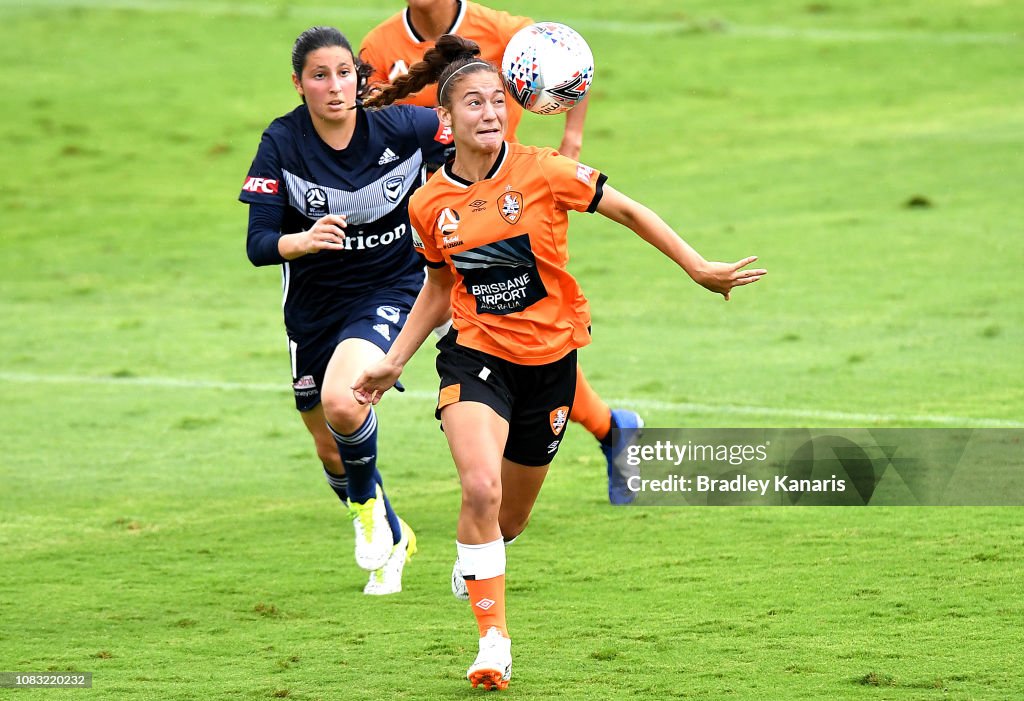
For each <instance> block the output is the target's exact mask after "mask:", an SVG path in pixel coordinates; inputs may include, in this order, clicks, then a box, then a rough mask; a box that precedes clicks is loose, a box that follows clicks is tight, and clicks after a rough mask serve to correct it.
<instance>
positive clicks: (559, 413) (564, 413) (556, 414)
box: [551, 406, 569, 436]
mask: <svg viewBox="0 0 1024 701" xmlns="http://www.w3.org/2000/svg"><path fill="white" fill-rule="evenodd" d="M568 420H569V407H567V406H560V407H558V408H557V409H555V410H554V411H552V412H551V432H552V433H553V434H555V435H556V436H559V435H561V434H562V429H563V428H565V422H566V421H568Z"/></svg>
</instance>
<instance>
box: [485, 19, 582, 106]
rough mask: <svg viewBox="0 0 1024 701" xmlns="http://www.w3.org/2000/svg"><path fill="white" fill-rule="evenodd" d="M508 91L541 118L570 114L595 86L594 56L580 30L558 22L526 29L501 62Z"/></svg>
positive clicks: (512, 41)
mask: <svg viewBox="0 0 1024 701" xmlns="http://www.w3.org/2000/svg"><path fill="white" fill-rule="evenodd" d="M501 77H502V80H504V81H505V89H506V90H507V91H508V93H509V95H511V96H512V99H514V100H515V101H516V102H518V103H519V104H520V105H522V106H523V107H524V108H526V109H528V110H529V111H531V112H535V113H537V114H558V113H560V112H565V111H566V110H570V109H572V108H573V107H575V106H576V105H578V104H579V103H580V101H581V100H582V99H583V98H584V97H586V96H587V91H588V90H590V86H591V85H592V84H593V82H594V54H593V53H591V51H590V46H588V45H587V42H586V41H585V40H584V39H583V37H581V36H580V35H579V34H578V33H577V32H576V30H574V29H572V28H571V27H567V26H565V25H564V24H558V23H557V22H538V23H537V24H532V25H530V26H529V27H523V28H522V29H520V30H519V31H518V32H516V33H515V35H514V36H513V37H512V39H511V40H510V41H509V43H508V46H506V47H505V55H504V56H503V57H502V59H501Z"/></svg>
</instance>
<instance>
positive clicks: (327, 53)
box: [239, 27, 450, 595]
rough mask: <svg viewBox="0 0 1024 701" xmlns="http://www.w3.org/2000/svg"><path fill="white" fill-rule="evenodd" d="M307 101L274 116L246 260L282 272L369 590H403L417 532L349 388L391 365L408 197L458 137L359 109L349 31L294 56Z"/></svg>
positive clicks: (296, 373)
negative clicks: (395, 500)
mask: <svg viewBox="0 0 1024 701" xmlns="http://www.w3.org/2000/svg"><path fill="white" fill-rule="evenodd" d="M292 68H293V70H294V73H293V75H292V82H293V84H294V86H295V89H296V91H297V92H298V93H299V95H300V96H301V97H302V101H303V104H302V105H300V106H299V107H297V108H296V109H295V110H293V111H292V112H290V113H288V114H286V115H284V116H282V117H280V118H278V119H275V120H274V121H273V122H272V123H271V124H270V126H269V127H267V129H266V131H264V132H263V138H262V140H261V142H260V146H259V150H258V151H257V153H256V157H255V159H254V160H253V163H252V166H251V167H250V168H249V173H248V176H247V177H246V180H245V183H244V185H243V187H242V192H241V195H240V196H239V199H240V200H241V201H242V202H245V203H247V204H248V205H249V229H248V238H247V252H248V255H249V260H250V261H252V263H253V264H254V265H257V266H260V265H281V266H282V276H283V287H284V320H285V327H286V330H287V334H288V344H289V350H290V356H291V369H292V385H293V388H294V393H295V406H296V408H297V409H298V410H299V411H300V412H301V416H302V420H303V422H304V423H305V425H306V428H307V429H308V430H309V432H310V434H311V435H312V436H313V441H314V443H315V444H316V450H317V455H318V456H319V458H320V460H321V462H322V463H323V465H324V472H325V475H326V477H327V481H328V483H329V484H330V486H331V487H332V488H333V489H334V491H335V493H336V494H337V495H338V497H339V498H340V499H341V500H342V502H343V503H345V504H346V505H347V506H348V508H349V510H350V514H351V516H352V521H353V524H354V527H355V534H356V547H355V555H356V562H357V564H358V565H359V566H360V567H362V568H363V569H365V570H369V571H370V573H371V574H370V580H369V582H368V583H367V585H366V587H365V588H364V590H363V591H364V592H365V593H366V594H378V595H379V594H391V593H395V592H398V591H401V576H402V569H403V567H404V565H405V562H406V561H407V559H408V557H410V556H411V555H412V553H413V552H414V551H415V548H416V542H415V535H414V534H413V532H412V529H411V528H409V526H408V525H407V524H405V523H404V522H402V521H401V519H399V518H398V516H397V515H396V514H395V512H394V510H393V509H392V508H391V504H390V503H389V501H388V498H387V496H386V495H385V493H384V490H383V484H382V480H381V476H380V472H379V471H378V470H377V467H376V461H377V418H376V414H375V413H374V411H373V410H372V408H371V407H369V406H364V405H360V404H358V403H357V402H356V401H355V398H354V397H353V396H352V392H351V390H350V389H349V388H350V386H351V384H352V382H353V381H354V380H355V378H356V377H357V376H358V374H359V372H360V371H361V370H362V369H363V368H364V367H366V366H367V365H369V364H371V363H372V362H375V361H376V360H379V359H380V358H383V357H384V353H385V352H387V350H388V349H389V348H390V347H391V343H392V341H393V340H394V339H395V338H396V337H397V335H398V332H399V331H400V330H401V328H402V325H403V324H404V323H405V319H406V315H407V314H408V312H409V309H410V308H411V306H412V303H413V301H414V300H415V298H416V295H417V293H418V292H419V290H420V288H421V287H422V284H423V279H424V272H423V261H422V259H421V258H420V257H419V255H418V254H417V253H416V252H415V251H414V249H413V246H412V240H411V232H410V227H409V215H408V199H409V196H410V194H411V193H412V192H413V190H415V189H416V188H417V187H418V186H419V185H420V184H422V182H423V179H424V173H425V169H426V167H427V165H439V164H440V163H442V162H443V159H444V151H445V149H446V148H447V147H448V144H449V143H450V136H447V135H446V132H445V131H444V130H443V129H442V128H441V127H440V123H439V121H438V118H437V116H436V114H435V113H434V112H433V111H432V110H428V109H424V108H419V107H411V106H395V107H392V108H389V109H387V110H381V111H378V112H366V111H364V110H363V109H362V107H361V106H360V98H361V94H362V91H363V90H364V89H365V85H366V77H367V76H368V75H369V73H370V68H369V66H367V65H365V64H361V63H360V62H359V61H358V60H356V59H355V58H354V56H353V53H352V48H351V46H350V44H349V42H348V41H347V39H346V38H345V37H344V35H342V34H341V32H339V31H338V30H337V29H334V28H332V27H313V28H311V29H308V30H306V31H305V32H303V33H302V34H301V35H300V36H299V37H298V39H296V41H295V45H294V48H293V50H292Z"/></svg>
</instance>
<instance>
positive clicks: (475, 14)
mask: <svg viewBox="0 0 1024 701" xmlns="http://www.w3.org/2000/svg"><path fill="white" fill-rule="evenodd" d="M406 5H407V7H406V9H404V10H402V11H401V12H399V13H397V14H395V15H392V16H391V17H389V18H388V19H386V20H384V22H382V23H381V24H379V25H377V27H375V28H374V29H372V30H370V33H369V34H367V35H366V38H365V39H363V44H362V48H361V49H360V51H359V55H360V58H361V59H362V60H363V61H365V62H366V63H368V64H370V65H371V66H373V67H374V73H373V74H372V75H371V76H370V87H371V89H378V88H382V87H384V86H385V85H388V84H390V83H393V82H394V81H395V80H396V79H397V78H400V77H402V76H404V75H406V74H407V73H408V72H409V67H410V66H412V65H414V64H415V63H417V62H419V61H421V60H422V59H423V54H424V53H425V52H426V51H427V50H429V49H432V48H433V47H434V44H435V42H436V41H437V39H438V37H440V36H441V35H443V34H457V35H458V36H461V37H463V38H466V39H469V40H471V41H474V42H476V44H477V45H478V46H479V47H480V57H481V58H483V59H484V60H486V61H489V62H490V63H492V64H494V65H496V66H500V65H501V57H502V54H503V53H504V52H505V47H506V46H507V45H508V42H509V40H510V39H511V38H512V36H513V35H514V34H515V33H516V32H517V31H519V30H520V29H522V28H523V27H527V26H529V25H531V24H533V20H532V19H530V18H529V17H520V16H516V15H511V14H509V13H507V12H501V11H499V10H492V9H491V8H489V7H485V6H483V5H480V4H478V3H476V2H472V0H406ZM399 102H400V103H403V104H413V105H422V106H424V107H436V106H437V86H436V85H428V86H427V87H426V88H425V89H423V90H420V91H418V92H416V93H413V94H411V95H408V96H406V97H404V98H402V99H401V100H400V101H399ZM506 109H507V113H508V117H507V120H508V124H507V128H506V133H505V138H506V139H507V140H508V141H515V140H516V127H517V126H518V125H519V121H520V119H521V118H522V115H523V109H522V107H520V106H519V105H517V104H516V103H515V102H514V101H512V100H510V101H509V102H508V104H507V105H506ZM586 110H587V99H584V100H583V102H581V103H580V104H579V105H577V106H576V107H574V108H573V109H571V110H569V111H568V112H567V113H566V117H565V132H564V134H563V136H562V143H561V144H560V145H559V147H558V152H559V153H560V154H562V155H563V156H566V157H568V158H571V159H573V160H579V157H580V150H581V149H582V147H583V124H584V121H585V120H586ZM570 419H571V420H572V421H575V422H576V423H579V424H581V425H582V426H583V427H584V428H586V429H587V430H588V431H589V432H590V433H591V434H593V436H594V438H596V439H597V440H598V443H599V445H600V448H601V452H602V453H603V454H604V458H605V467H606V471H607V476H608V500H609V501H610V502H611V503H612V504H628V503H629V502H631V501H632V500H633V498H634V493H633V492H632V491H630V490H629V489H628V488H627V487H626V482H627V480H628V478H629V476H630V474H633V473H634V472H635V470H634V469H633V468H630V467H629V466H628V465H627V464H626V463H625V460H623V459H622V451H623V448H624V445H623V441H622V440H621V438H620V441H619V443H618V444H617V445H613V433H612V428H616V429H636V428H640V427H642V426H643V419H641V417H640V416H639V414H637V413H636V412H634V411H630V410H628V409H611V408H610V407H609V406H608V405H607V404H606V403H605V402H604V401H603V400H602V399H601V397H600V396H598V394H597V392H595V391H594V389H593V388H592V387H591V386H590V383H589V382H587V379H586V377H585V376H584V375H583V371H582V370H577V378H576V399H575V401H574V403H573V411H572V416H571V417H570Z"/></svg>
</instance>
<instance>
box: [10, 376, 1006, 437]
mask: <svg viewBox="0 0 1024 701" xmlns="http://www.w3.org/2000/svg"><path fill="white" fill-rule="evenodd" d="M0 382H7V383H11V384H63V385H104V386H110V387H117V386H123V387H166V388H170V389H195V390H221V391H226V392H271V393H277V394H286V393H288V392H290V390H291V388H290V387H289V386H288V384H287V383H276V384H275V383H268V382H221V381H218V380H199V379H195V380H192V379H186V378H177V377H98V376H89V375H38V374H32V373H18V372H2V371H0ZM401 396H405V397H409V398H411V399H416V400H419V401H431V402H433V401H436V399H437V393H436V392H432V391H425V390H407V391H406V392H405V393H404V394H402V395H401ZM606 401H608V402H609V403H610V404H612V405H613V406H625V407H631V408H633V409H639V410H645V409H646V410H654V411H675V412H685V413H696V414H721V415H724V416H762V417H769V418H778V419H807V420H811V421H834V422H838V424H839V425H842V426H854V425H862V424H879V423H894V424H908V423H913V424H932V425H935V426H950V427H958V428H1024V422H1021V421H1010V420H1007V419H992V418H978V417H967V416H945V415H942V414H872V413H864V412H849V411H829V410H821V409H788V408H784V407H767V406H745V405H739V404H699V403H694V402H663V401H659V400H657V399H628V398H611V399H609V398H606Z"/></svg>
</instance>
